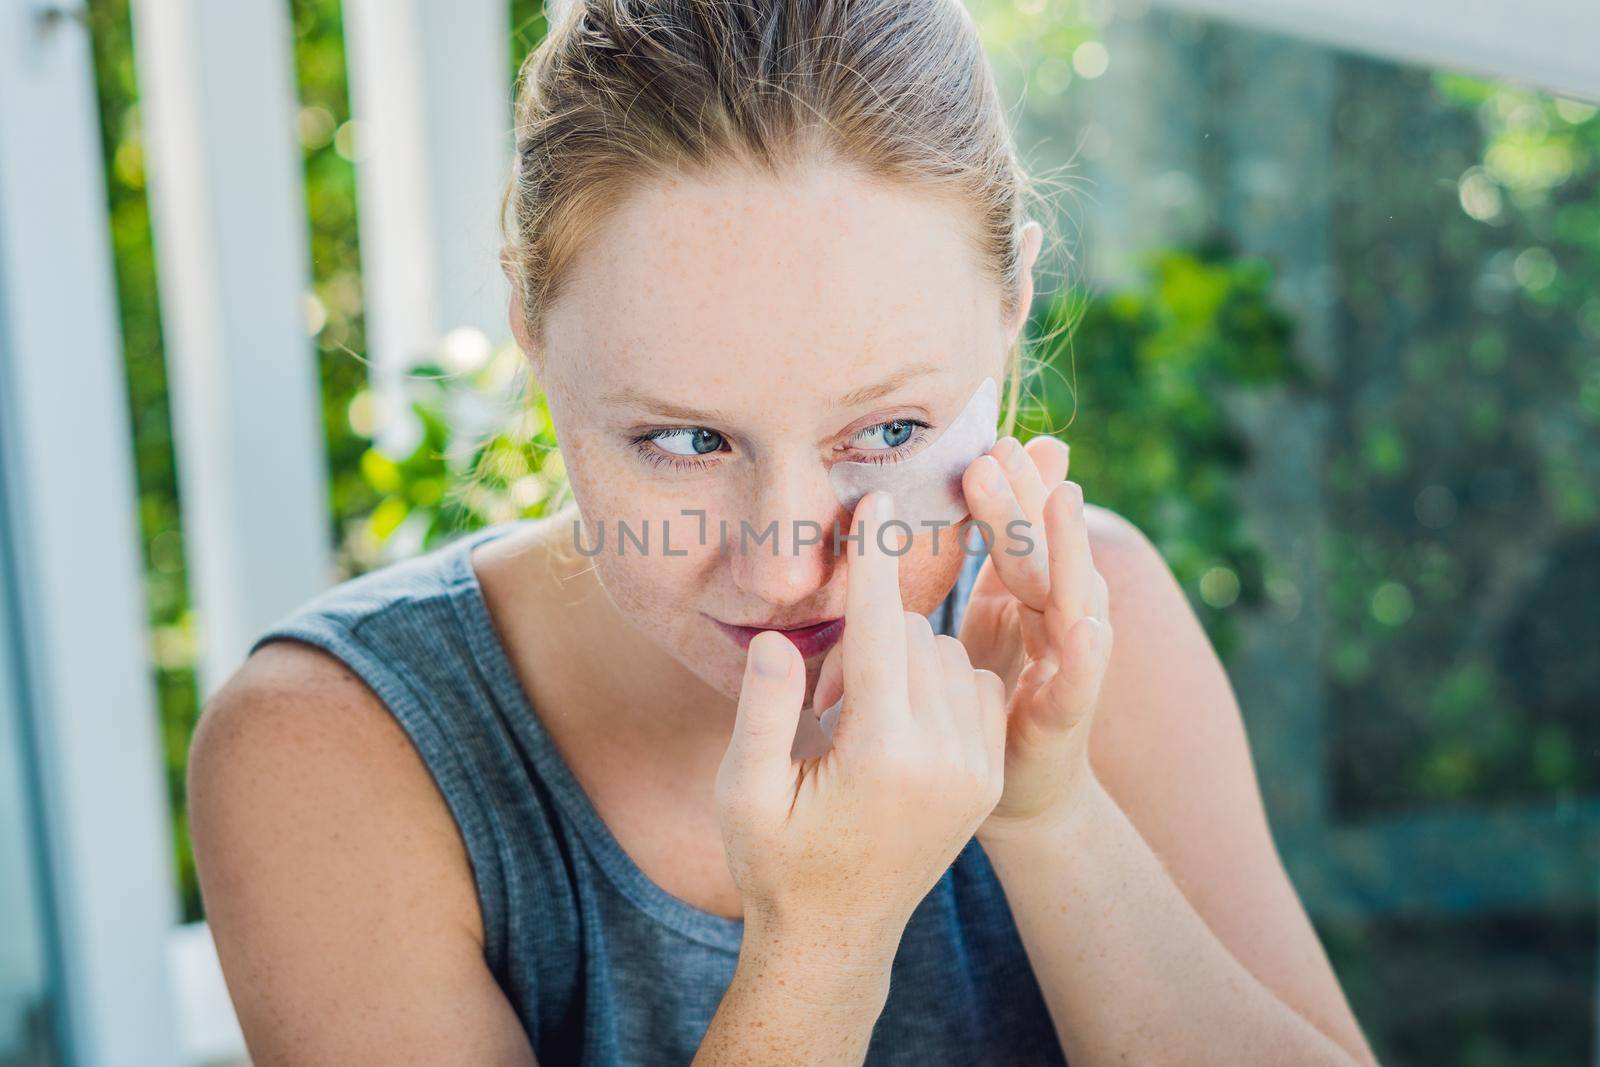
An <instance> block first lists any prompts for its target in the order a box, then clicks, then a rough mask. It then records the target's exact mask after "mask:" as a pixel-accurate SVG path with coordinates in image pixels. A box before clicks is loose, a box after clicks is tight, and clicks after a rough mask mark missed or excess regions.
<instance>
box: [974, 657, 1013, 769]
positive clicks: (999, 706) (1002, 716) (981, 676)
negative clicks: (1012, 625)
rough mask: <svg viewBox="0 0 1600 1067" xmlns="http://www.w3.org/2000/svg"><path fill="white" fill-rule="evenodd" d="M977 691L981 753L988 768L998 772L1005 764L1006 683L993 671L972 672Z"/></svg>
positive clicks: (979, 670)
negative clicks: (982, 752)
mask: <svg viewBox="0 0 1600 1067" xmlns="http://www.w3.org/2000/svg"><path fill="white" fill-rule="evenodd" d="M972 673H973V677H974V682H975V684H976V686H977V689H978V721H979V722H980V723H981V724H982V727H983V751H984V754H985V755H986V756H987V758H988V761H989V762H988V765H987V766H988V768H989V769H990V770H991V771H994V772H998V771H1000V770H1001V769H1002V768H1003V767H1005V763H1006V683H1005V679H1003V678H1001V677H1000V676H999V675H998V674H996V673H995V672H994V671H991V670H987V669H985V668H983V667H979V668H978V669H977V670H975V671H973V672H972Z"/></svg>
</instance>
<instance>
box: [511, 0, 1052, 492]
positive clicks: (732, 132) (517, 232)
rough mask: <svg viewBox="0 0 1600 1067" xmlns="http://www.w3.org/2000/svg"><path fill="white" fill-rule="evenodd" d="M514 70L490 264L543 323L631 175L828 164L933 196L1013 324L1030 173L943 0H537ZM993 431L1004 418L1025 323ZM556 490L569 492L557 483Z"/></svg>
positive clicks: (954, 2) (984, 66)
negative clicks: (947, 209) (496, 261)
mask: <svg viewBox="0 0 1600 1067" xmlns="http://www.w3.org/2000/svg"><path fill="white" fill-rule="evenodd" d="M547 14H548V18H549V32H548V34H547V36H546V37H545V39H544V40H543V41H542V42H541V43H540V44H539V46H538V47H537V48H535V49H534V50H533V51H532V52H530V53H529V55H528V57H527V58H526V59H525V60H524V61H523V64H522V67H521V69H520V70H519V71H518V74H517V98H516V145H515V156H516V162H515V165H514V167H513V172H512V177H511V180H510V181H509V182H508V183H507V185H506V188H505V192H504V195H503V197H502V200H501V227H502V232H503V233H504V236H505V247H504V249H503V250H502V253H501V255H502V260H503V261H504V263H505V266H506V271H507V275H508V276H509V277H510V278H511V280H512V283H513V285H514V286H515V289H516V293H517V298H518V305H519V307H520V310H521V315H522V321H523V325H524V326H525V328H526V331H527V336H528V337H530V338H533V339H535V341H536V343H537V341H538V339H540V338H541V337H542V334H543V327H544V322H545V315H546V312H547V310H548V309H549V308H550V307H551V306H552V305H553V304H554V303H555V301H557V300H559V299H560V297H561V294H562V291H563V287H564V285H565V284H567V281H568V279H569V275H570V272H571V267H572V263H573V260H574V258H575V257H576V256H577V254H578V251H579V250H580V249H582V248H583V247H584V245H585V243H586V242H587V241H589V240H591V239H592V237H593V235H594V233H595V232H596V231H597V230H598V229H599V227H600V225H601V223H602V222H603V221H604V220H605V218H606V216H607V213H608V212H609V211H610V210H612V209H613V208H615V207H616V206H617V205H619V204H620V203H621V202H622V201H623V200H624V199H625V198H626V197H627V196H628V195H629V193H630V191H632V190H634V189H636V188H637V187H639V186H640V185H642V184H644V183H646V182H648V181H650V180H651V179H652V178H656V177H666V176H671V175H685V174H687V175H698V176H709V175H712V174H714V173H715V172H717V171H718V170H719V169H721V168H727V167H730V166H743V167H754V168H758V169H761V170H764V171H765V172H766V173H768V174H769V175H772V176H775V177H776V176H781V175H782V174H783V173H784V172H785V171H786V170H792V169H793V168H798V167H801V166H805V165H809V164H814V163H816V162H818V161H822V160H826V161H830V162H836V163H838V164H841V165H844V166H848V167H851V168H852V169H853V170H854V171H855V172H857V173H860V174H862V175H865V176H866V177H867V178H868V179H869V180H874V181H878V182H883V183H887V184H898V185H899V186H902V187H907V188H912V189H916V190H919V191H921V192H924V193H925V194H929V195H932V196H935V197H941V198H944V199H946V200H948V201H949V202H950V203H951V204H952V206H953V207H955V208H956V209H957V211H958V212H960V214H961V216H962V218H963V220H964V222H965V223H966V224H967V232H968V234H969V241H970V244H971V247H972V249H973V251H974V259H975V261H976V263H977V264H978V266H979V269H980V270H982V271H983V272H984V273H985V274H986V276H987V277H988V278H989V279H990V280H991V281H992V282H993V283H994V284H995V285H996V287H997V288H998V289H999V291H1000V293H1001V294H1002V303H1001V313H1002V315H1003V316H1004V317H1005V318H1006V320H1007V321H1014V318H1015V317H1016V316H1017V315H1018V314H1019V313H1023V314H1025V312H1026V310H1027V309H1022V308H1019V306H1018V305H1019V302H1020V300H1021V297H1022V288H1023V285H1024V281H1025V279H1024V278H1023V274H1022V272H1023V269H1024V264H1023V257H1022V249H1023V230H1024V226H1025V225H1026V223H1027V221H1028V220H1029V217H1030V216H1029V213H1028V212H1027V210H1026V206H1027V205H1029V204H1030V202H1031V200H1032V198H1033V197H1034V196H1035V192H1034V188H1033V179H1031V178H1030V177H1029V176H1028V174H1027V173H1026V172H1025V170H1024V168H1023V166H1022V164H1021V162H1020V161H1019V160H1018V158H1017V155H1016V152H1015V149H1014V147H1013V141H1012V137H1011V132H1010V129H1009V126H1008V123H1007V119H1006V115H1005V112H1004V109H1003V108H1002V106H1001V102H1000V97H999V93H998V91H997V89H996V86H995V81H994V75H993V72H992V71H991V69H990V67H989V63H988V59H987V57H986V56H985V54H984V51H983V45H982V42H981V40H980V38H979V35H978V30H977V27H976V25H975V24H974V23H973V21H972V18H971V16H970V15H969V14H968V12H967V10H966V9H965V7H963V6H962V5H961V3H960V2H959V0H548V4H547ZM1025 332H1026V331H1025V330H1018V334H1017V340H1016V342H1015V343H1014V344H1013V346H1012V350H1011V352H1010V353H1009V355H1008V358H1007V368H1006V372H1005V378H1006V382H1005V383H1004V384H1003V386H1002V396H1003V407H1004V410H1005V415H1004V418H1003V419H1002V426H1001V429H1000V433H1001V434H1002V436H1003V435H1006V434H1010V433H1013V432H1015V425H1016V418H1017V411H1018V406H1019V401H1020V398H1021V396H1022V387H1023V381H1024V379H1025V377H1026V375H1025V373H1024V369H1023V368H1024V352H1023V345H1024V340H1025V338H1024V336H1023V335H1024V333H1025ZM562 489H563V491H562V492H561V493H560V494H559V496H560V497H561V498H562V499H566V500H570V495H569V493H570V486H567V485H565V484H564V485H563V487H562Z"/></svg>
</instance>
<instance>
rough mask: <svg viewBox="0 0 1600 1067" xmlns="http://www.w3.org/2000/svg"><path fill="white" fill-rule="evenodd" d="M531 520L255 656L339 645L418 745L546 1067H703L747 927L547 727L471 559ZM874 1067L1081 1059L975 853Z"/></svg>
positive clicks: (299, 629)
mask: <svg viewBox="0 0 1600 1067" xmlns="http://www.w3.org/2000/svg"><path fill="white" fill-rule="evenodd" d="M522 521H529V520H522ZM517 525H519V523H501V524H499V525H495V526H488V527H485V528H482V529H479V530H476V531H473V532H471V533H468V534H465V535H462V536H458V537H457V538H455V539H454V540H452V541H450V542H448V543H446V544H445V545H443V546H440V547H437V548H434V549H432V550H430V551H429V552H427V553H425V554H423V555H421V556H418V557H416V558H414V559H410V560H406V561H403V562H400V563H395V564H390V565H388V566H386V567H383V568H380V569H378V570H374V571H370V572H368V573H366V574H364V575H361V576H359V577H356V578H353V579H350V580H348V581H345V582H343V583H341V584H339V585H336V586H334V587H332V588H331V589H328V590H326V591H325V592H323V593H322V594H320V595H318V596H317V597H315V598H313V599H312V600H311V601H309V602H308V603H306V604H305V605H303V606H301V607H300V608H298V609H297V610H295V611H293V612H291V613H289V614H288V615H287V616H286V617H285V618H283V619H282V620H280V621H279V622H278V623H277V624H276V625H274V626H273V627H272V628H270V629H268V630H267V631H266V632H265V633H263V634H262V635H261V636H259V637H258V638H257V639H256V641H255V642H254V644H253V645H252V646H251V651H252V652H254V651H255V650H256V649H257V648H259V647H260V646H261V645H263V644H265V643H266V642H268V641H272V640H277V639H281V638H292V639H295V640H299V641H304V642H307V643H309V644H312V645H315V646H317V647H319V648H322V649H324V650H326V651H327V652H329V653H331V654H333V655H334V656H336V657H338V658H339V659H341V660H342V661H344V663H346V664H347V665H348V666H349V667H350V669H351V670H353V671H354V672H355V673H356V674H358V675H359V676H360V677H361V678H362V680H364V681H365V682H366V683H367V685H368V686H370V687H371V688H372V690H373V691H374V692H375V693H376V694H377V695H378V696H379V697H380V698H381V699H382V701H383V702H384V704H385V705H386V706H387V707H388V708H389V710H390V712H391V713H392V714H393V715H394V716H395V718H396V719H397V720H398V721H399V723H400V725H401V726H402V727H403V728H404V729H405V731H406V733H407V734H409V735H410V737H411V740H412V743H413V744H414V745H415V746H416V749H417V751H418V753H420V755H421V757H422V760H423V762H424V763H425V764H426V765H427V767H428V770H429V771H430V772H431V774H432V775H433V778H434V781H435V782H437V783H438V786H439V789H440V791H441V793H442V794H443V795H444V799H445V802H446V803H447V804H448V806H449V808H450V812H451V814H452V815H453V816H454V818H455V822H456V825H457V826H458V827H459V829H460V831H461V836H462V839H463V841H464V842H465V845H466V851H467V855H468V857H469V859H470V862H471V865H472V872H473V877H474V879H475V880H476V883H477V895H478V902H479V906H480V908H481V909H482V914H483V929H484V937H485V944H484V956H485V959H486V962H487V964H488V966H489V969H490V971H491V972H492V973H493V974H494V976H495V979H496V980H497V981H498V982H499V984H500V987H501V989H503V990H504V991H505V995H506V997H507V998H508V999H509V1000H510V1002H511V1005H512V1007H513V1008H514V1009H515V1010H516V1012H517V1015H518V1017H519V1018H520V1019H521V1021H522V1025H523V1026H524V1028H525V1029H526V1030H527V1032H528V1036H529V1038H530V1040H531V1042H532V1045H533V1049H534V1052H535V1054H536V1055H537V1056H538V1059H539V1062H540V1064H541V1065H542V1067H557V1065H562V1064H582V1065H584V1067H601V1065H605V1067H611V1065H620V1064H630V1065H631V1064H640V1065H657V1064H660V1065H680V1064H687V1063H689V1062H690V1061H691V1060H692V1059H693V1058H694V1053H695V1050H696V1048H698V1046H699V1043H700V1039H701V1037H702V1036H703V1035H704V1033H705V1030H706V1027H707V1026H708V1025H710V1022H711V1016H712V1014H713V1013H714V1012H715V1011H716V1009H717V1005H718V1003H719V1002H720V1001H721V999H722V994H723V992H724V991H725V990H726V989H727V986H728V983H729V981H730V980H731V979H732V977H733V970H734V964H735V963H736V962H737V960H738V954H739V940H740V935H741V932H742V930H743V926H744V924H743V921H742V920H737V919H728V918H725V917H723V916H720V915H714V914H712V913H710V912H707V911H702V910H701V909H699V908H696V907H694V906H693V905H691V904H689V903H688V902H686V901H684V900H682V899H680V898H678V897H676V896H673V895H672V894H671V893H669V892H667V891H666V890H665V889H663V888H662V887H661V886H659V885H657V884H656V883H655V882H653V881H651V880H650V879H649V878H648V877H647V876H646V875H645V874H644V872H643V871H642V870H640V868H639V867H638V866H637V865H636V864H635V863H634V862H633V861H632V860H631V859H630V858H629V857H628V855H627V853H626V852H624V851H623V849H622V846H621V845H620V844H618V842H617V839H616V838H615V837H614V836H613V835H612V833H611V831H610V830H609V829H608V828H607V826H606V824H605V823H604V822H603V821H602V820H601V818H600V816H599V813H598V812H597V811H596V809H595V808H594V806H593V804H591V802H590V801H589V798H588V796H587V795H586V794H585V793H584V791H583V788H582V786H581V785H579V783H578V781H577V779H576V778H575V777H574V775H573V774H572V771H571V769H570V768H569V767H568V766H567V764H566V763H565V761H564V760H563V759H562V757H561V755H560V754H559V752H558V751H557V749H556V748H555V746H554V744H553V743H552V742H551V739H550V737H549V735H548V734H546V732H545V730H544V727H543V726H542V725H541V724H540V721H539V716H538V713H537V711H536V710H535V709H534V708H533V707H532V706H531V704H530V702H529V699H528V697H527V694H526V692H525V691H524V689H523V687H522V684H521V681H520V679H519V678H518V677H517V675H516V673H515V670H514V668H513V667H512V664H511V660H510V656H509V654H508V652H507V651H506V648H505V646H504V645H503V644H502V643H501V641H500V639H499V635H498V632H497V631H496V630H495V629H494V626H493V623H492V620H491V618H490V615H489V612H488V608H487V605H486V604H485V601H484V599H483V594H482V590H481V588H480V587H479V585H478V581H477V576H476V574H475V572H474V571H473V569H472V567H471V565H470V561H469V556H468V553H469V552H470V551H471V549H472V548H473V546H475V545H477V544H480V543H482V542H484V541H488V540H491V539H493V538H495V537H498V536H501V535H503V534H505V533H508V532H509V531H510V530H511V529H513V528H514V527H515V526H517ZM974 533H975V531H974ZM971 543H973V544H978V543H979V542H978V541H976V540H974V541H973V542H971ZM982 559H983V557H982V556H981V555H980V554H973V555H971V556H970V557H969V558H968V559H967V560H966V561H965V564H964V566H963V568H962V572H961V576H960V579H959V581H958V582H957V584H956V586H955V587H954V589H952V590H951V593H950V595H949V596H948V597H947V598H946V599H945V601H944V602H943V603H941V604H940V605H939V607H938V608H937V609H935V610H934V611H933V612H931V613H930V614H929V619H930V620H931V621H932V622H933V624H934V630H935V632H938V633H949V634H954V633H956V627H957V626H958V625H959V624H960V619H961V611H962V609H963V607H964V606H965V603H966V594H967V591H968V590H969V589H970V587H971V584H972V580H973V578H974V577H975V576H976V573H977V569H978V566H979V565H980V564H981V563H982ZM552 621H556V620H552ZM866 1062H867V1063H868V1064H874V1065H876V1064H884V1065H889V1064H905V1065H916V1067H927V1065H929V1064H1007V1065H1026V1064H1062V1063H1064V1062H1065V1061H1064V1059H1063V1057H1062V1055H1061V1051H1060V1046H1059V1044H1058V1042H1057V1039H1056V1034H1055V1030H1054V1028H1053V1026H1052V1024H1051V1021H1050V1016H1049V1014H1048V1011H1047V1009H1046V1007H1045V1004H1044V1000H1043V997H1042V995H1041V994H1040V991H1039V987H1038V984H1037V982H1036V980H1035V978H1034V974H1033V971H1032V969H1031V968H1030V966H1029V963H1028V958H1027V955H1026V953H1025V951H1024V949H1023V945H1022V942H1021V940H1020V938H1019V936H1018V934H1017V929H1016V926H1015V924H1014V923H1013V921H1012V916H1011V912H1010V909H1009V908H1008V907H1007V905H1006V899H1005V894H1004V892H1003V891H1002V889H1001V886H1000V882H999V881H998V879H997V878H996V876H995V874H994V871H993V869H992V868H991V867H990V865H989V862H988V859H987V857H986V856H985V855H984V853H983V850H982V848H981V847H980V846H979V844H978V841H977V839H976V838H973V839H972V840H971V841H970V842H969V843H968V844H967V846H966V848H965V849H964V850H963V851H962V852H961V854H960V855H959V856H958V857H957V858H956V860H955V862H954V863H953V864H951V866H950V868H949V869H948V870H947V871H946V872H945V873H944V875H943V876H942V877H941V878H940V880H939V881H938V883H937V884H935V886H934V887H933V889H932V890H931V891H930V892H929V894H928V895H927V897H926V898H924V899H923V901H922V902H921V904H920V905H918V907H917V910H916V911H915V913H914V914H913V915H912V918H911V920H910V922H909V923H908V924H907V926H906V930H905V934H904V936H903V937H902V939H901V942H900V946H899V950H898V952H897V954H896V956H895V959H894V963H893V967H892V970H891V972H890V981H889V995H888V1000H887V1002H886V1004H885V1007H884V1010H883V1013H882V1015H880V1016H879V1018H878V1022H877V1026H876V1028H875V1029H874V1031H873V1034H872V1041H871V1045H870V1047H869V1049H868V1053H867V1058H866Z"/></svg>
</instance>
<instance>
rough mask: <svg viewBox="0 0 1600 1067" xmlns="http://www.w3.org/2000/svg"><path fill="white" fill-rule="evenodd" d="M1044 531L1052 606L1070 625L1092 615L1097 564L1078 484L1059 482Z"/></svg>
mask: <svg viewBox="0 0 1600 1067" xmlns="http://www.w3.org/2000/svg"><path fill="white" fill-rule="evenodd" d="M1045 528H1046V530H1047V531H1048V538H1049V544H1048V552H1049V559H1050V602H1051V604H1052V605H1054V606H1055V607H1056V608H1057V609H1058V610H1059V611H1060V612H1061V613H1062V615H1063V616H1064V618H1065V621H1066V623H1067V625H1069V626H1070V625H1071V624H1073V623H1075V622H1076V621H1077V620H1078V619H1079V618H1080V617H1082V616H1084V615H1087V614H1090V613H1092V611H1093V609H1094V605H1093V602H1092V600H1091V599H1090V597H1091V595H1092V592H1093V588H1092V586H1091V581H1092V575H1093V570H1094V564H1093V562H1092V559H1091V557H1090V554H1089V530H1088V527H1087V526H1086V525H1085V523H1084V517H1083V488H1082V487H1081V486H1080V485H1078V483H1077V482H1072V481H1066V482H1060V483H1058V484H1057V485H1056V487H1055V488H1054V489H1052V490H1050V495H1049V497H1048V498H1047V499H1046V500H1045Z"/></svg>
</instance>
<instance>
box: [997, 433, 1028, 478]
mask: <svg viewBox="0 0 1600 1067" xmlns="http://www.w3.org/2000/svg"><path fill="white" fill-rule="evenodd" d="M1006 440H1008V441H1010V442H1011V443H1010V444H1009V445H1007V446H1006V450H1005V452H1004V454H1003V455H1002V456H1001V459H1000V461H1001V462H1002V463H1004V464H1005V465H1006V469H1007V470H1009V471H1019V470H1021V469H1022V461H1023V460H1024V459H1026V458H1027V456H1026V455H1025V454H1024V453H1023V451H1022V444H1021V443H1020V442H1019V441H1017V440H1016V439H1014V438H1009V437H1008V438H1006Z"/></svg>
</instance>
